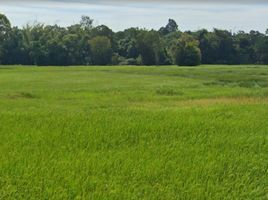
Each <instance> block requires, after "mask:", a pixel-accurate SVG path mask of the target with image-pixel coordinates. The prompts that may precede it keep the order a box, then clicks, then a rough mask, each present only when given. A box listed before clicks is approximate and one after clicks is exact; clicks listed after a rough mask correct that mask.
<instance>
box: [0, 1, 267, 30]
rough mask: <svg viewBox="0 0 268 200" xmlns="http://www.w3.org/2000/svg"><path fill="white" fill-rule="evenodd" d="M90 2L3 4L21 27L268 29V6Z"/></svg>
mask: <svg viewBox="0 0 268 200" xmlns="http://www.w3.org/2000/svg"><path fill="white" fill-rule="evenodd" d="M90 2H91V3H89V1H87V2H86V3H85V2H83V1H80V2H79V3H77V2H76V3H74V2H73V1H70V2H68V3H66V2H65V3H64V2H60V1H54V2H52V1H49V2H48V1H38V3H37V2H35V3H34V2H33V1H31V2H26V3H25V2H24V3H21V2H16V3H15V2H14V1H9V2H6V1H3V2H2V3H1V7H0V12H3V13H4V14H6V15H7V16H8V17H9V18H10V20H11V22H12V24H13V25H17V26H21V25H23V24H26V23H27V22H29V21H35V20H37V21H40V22H44V23H48V24H54V23H58V24H60V25H64V26H65V25H70V24H73V23H75V22H78V21H79V19H80V16H81V15H89V16H91V17H92V18H94V19H95V20H96V21H97V24H106V25H108V26H110V27H111V28H113V29H114V30H122V29H124V28H128V27H131V26H134V27H137V26H139V27H146V28H155V29H158V28H159V27H160V26H163V25H165V23H166V22H167V19H168V18H173V19H175V20H176V21H177V22H178V24H179V26H180V28H181V29H182V30H189V29H190V30H196V29H199V28H207V29H212V28H213V27H217V28H225V29H229V30H234V31H237V30H246V31H249V30H251V29H255V30H259V31H262V32H264V31H265V30H266V28H268V22H267V20H265V19H268V5H266V4H263V5H259V4H256V5H245V4H243V5H234V4H232V5H231V4H224V5H218V4H178V3H172V2H171V1H169V3H166V4H163V3H149V1H146V3H133V2H132V1H129V2H130V3H124V4H121V5H120V4H112V3H109V4H105V3H103V1H102V3H96V2H94V1H90ZM110 2H111V1H110ZM131 2H132V3H131ZM173 2H174V1H173Z"/></svg>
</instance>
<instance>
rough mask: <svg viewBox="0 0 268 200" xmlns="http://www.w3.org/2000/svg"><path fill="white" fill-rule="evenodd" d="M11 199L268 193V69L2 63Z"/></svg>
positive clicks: (4, 151)
mask: <svg viewBox="0 0 268 200" xmlns="http://www.w3.org/2000/svg"><path fill="white" fill-rule="evenodd" d="M0 199H94V200H95V199H150V200H151V199H163V200H169V199H268V66H264V65H243V66H221V65H214V66H213V65H211V66H210V65H202V66H199V67H177V66H151V67H147V66H139V67H138V66H135V67H134V66H92V67H82V66H77V67H75V66H73V67H32V66H23V67H22V66H0Z"/></svg>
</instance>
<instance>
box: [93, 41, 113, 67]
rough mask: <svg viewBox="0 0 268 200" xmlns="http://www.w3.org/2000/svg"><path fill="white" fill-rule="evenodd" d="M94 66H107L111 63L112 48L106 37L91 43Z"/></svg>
mask: <svg viewBox="0 0 268 200" xmlns="http://www.w3.org/2000/svg"><path fill="white" fill-rule="evenodd" d="M89 44H90V49H91V55H92V62H93V64H94V65H107V64H109V63H110V62H111V57H112V46H111V41H110V39H109V38H108V37H106V36H97V37H95V38H93V39H91V40H90V41H89Z"/></svg>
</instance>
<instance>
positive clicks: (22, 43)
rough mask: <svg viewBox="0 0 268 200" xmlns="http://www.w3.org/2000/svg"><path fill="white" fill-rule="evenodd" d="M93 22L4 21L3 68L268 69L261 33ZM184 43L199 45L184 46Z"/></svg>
mask: <svg viewBox="0 0 268 200" xmlns="http://www.w3.org/2000/svg"><path fill="white" fill-rule="evenodd" d="M93 22H94V20H93V19H91V18H90V17H89V16H82V17H81V21H80V22H79V23H78V24H73V25H71V26H68V27H60V26H58V25H54V26H50V25H45V24H40V23H34V24H27V25H26V26H25V27H23V28H22V29H20V28H18V27H11V25H10V22H9V20H8V19H7V17H6V16H4V15H0V41H1V43H0V63H2V64H23V65H25V64H27V65H93V64H96V65H106V64H113V65H115V63H117V64H118V65H121V64H125V65H141V64H144V65H170V64H179V65H190V66H193V65H198V64H200V63H202V64H267V63H268V56H267V54H268V49H267V46H268V43H267V40H268V35H267V34H266V33H265V34H264V33H260V32H258V31H250V32H249V33H245V32H243V31H239V32H238V33H231V32H230V31H226V30H220V29H214V30H213V31H212V32H210V31H207V30H205V29H202V30H199V31H196V32H191V31H186V32H184V33H183V32H181V31H179V30H178V25H177V23H176V22H175V21H174V20H172V19H169V21H168V24H167V25H166V26H164V27H162V28H160V30H158V31H155V30H146V29H139V28H129V29H126V30H124V31H119V32H113V30H111V29H110V28H109V27H107V26H105V25H99V26H94V24H93ZM96 38H97V40H96ZM100 38H102V39H100ZM104 38H105V39H104ZM185 38H192V39H191V40H195V41H198V43H197V42H195V43H192V42H191V41H190V42H187V44H184V42H183V40H185ZM95 40H96V41H95ZM101 40H102V41H101ZM186 40H187V39H186ZM89 41H90V42H89ZM90 43H92V48H91V47H90ZM188 43H189V44H188ZM93 49H94V50H93ZM112 55H114V56H113V57H112ZM115 55H117V56H115ZM117 64H116V65H117Z"/></svg>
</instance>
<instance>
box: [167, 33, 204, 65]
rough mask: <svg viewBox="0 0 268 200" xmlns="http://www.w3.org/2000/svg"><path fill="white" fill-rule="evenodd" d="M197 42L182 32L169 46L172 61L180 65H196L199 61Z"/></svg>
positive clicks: (199, 54)
mask: <svg viewBox="0 0 268 200" xmlns="http://www.w3.org/2000/svg"><path fill="white" fill-rule="evenodd" d="M198 44H199V42H198V41H197V40H195V39H194V38H193V37H192V36H190V35H188V34H183V35H182V36H181V37H180V38H179V39H178V40H177V41H176V43H174V44H173V46H172V48H171V56H172V59H173V63H174V64H176V65H180V66H196V65H199V64H200V63H201V51H200V49H199V48H198Z"/></svg>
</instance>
